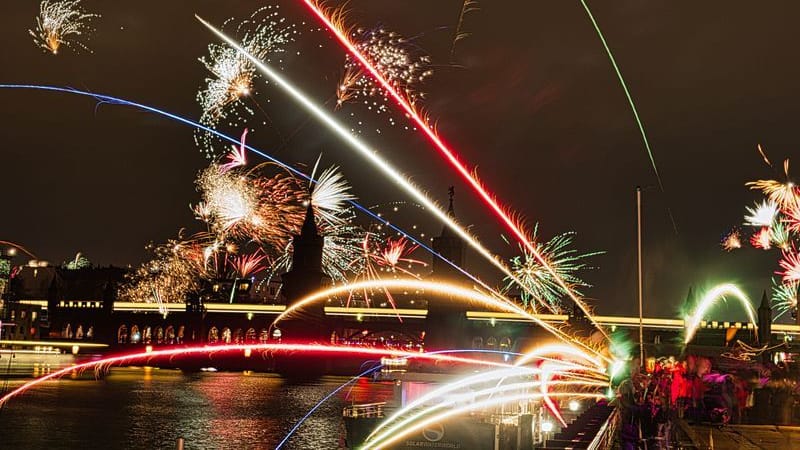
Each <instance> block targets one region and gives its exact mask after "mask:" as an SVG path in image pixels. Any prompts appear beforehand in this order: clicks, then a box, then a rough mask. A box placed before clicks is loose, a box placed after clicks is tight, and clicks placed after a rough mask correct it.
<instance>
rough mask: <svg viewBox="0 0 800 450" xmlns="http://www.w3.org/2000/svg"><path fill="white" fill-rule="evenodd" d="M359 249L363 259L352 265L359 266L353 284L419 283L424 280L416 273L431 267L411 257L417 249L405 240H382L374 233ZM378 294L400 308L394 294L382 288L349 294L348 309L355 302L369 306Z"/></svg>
mask: <svg viewBox="0 0 800 450" xmlns="http://www.w3.org/2000/svg"><path fill="white" fill-rule="evenodd" d="M360 247H361V255H360V258H358V259H354V260H353V264H354V265H358V266H359V267H358V272H357V273H356V275H355V276H354V282H359V281H362V282H367V281H378V280H385V279H398V278H399V277H400V276H402V277H404V278H405V279H417V280H419V279H421V277H420V274H419V273H416V272H415V271H414V269H419V268H423V267H427V266H428V265H427V264H426V263H425V262H423V261H420V260H417V259H414V258H412V257H411V254H412V253H414V251H415V250H416V249H417V246H416V245H410V244H409V242H408V240H407V239H405V238H403V237H401V238H398V239H392V238H383V237H382V236H381V235H379V234H375V233H366V234H365V235H364V236H363V239H362V241H361V246H360ZM409 277H410V278H409ZM379 293H380V294H381V295H382V296H383V297H384V298H386V300H387V301H388V303H389V304H390V305H391V306H392V307H396V306H397V304H396V302H395V300H394V297H393V296H392V294H391V292H389V290H388V289H386V288H382V287H376V288H373V289H363V290H360V291H358V292H355V291H350V293H349V295H348V298H347V305H348V306H349V305H350V303H351V302H352V301H353V300H354V299H358V300H360V301H363V302H365V303H366V304H367V305H369V304H371V303H372V301H373V297H374V296H376V295H377V294H379Z"/></svg>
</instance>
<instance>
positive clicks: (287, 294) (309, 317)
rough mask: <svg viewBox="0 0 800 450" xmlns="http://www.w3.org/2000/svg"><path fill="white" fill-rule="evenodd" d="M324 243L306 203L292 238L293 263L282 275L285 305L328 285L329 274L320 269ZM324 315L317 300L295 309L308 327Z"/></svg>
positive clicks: (312, 210) (312, 213)
mask: <svg viewBox="0 0 800 450" xmlns="http://www.w3.org/2000/svg"><path fill="white" fill-rule="evenodd" d="M324 244H325V238H324V237H323V236H321V235H320V234H319V231H317V224H316V223H315V222H314V208H313V207H312V206H311V204H309V205H308V209H307V210H306V217H305V220H304V221H303V227H302V228H301V229H300V234H298V235H295V236H293V237H292V248H293V252H292V266H291V268H290V269H289V271H288V272H286V273H285V274H284V275H283V276H282V277H281V280H282V281H283V288H282V290H283V296H284V298H285V299H286V304H287V305H293V304H294V303H295V302H297V301H298V300H300V299H302V298H303V297H305V296H306V295H308V294H310V293H312V292H314V291H317V290H319V288H321V287H323V286H325V285H327V284H328V282H329V277H328V276H327V275H325V273H324V272H323V271H322V248H323V246H324ZM324 315H325V313H324V305H323V304H322V303H316V304H312V305H311V306H310V307H306V308H303V309H302V310H301V311H299V312H298V315H297V317H298V319H301V320H302V321H304V322H307V325H309V326H310V325H311V322H319V321H320V320H321V319H323V318H324ZM287 325H288V323H287ZM282 328H286V327H285V326H284V327H282ZM292 328H294V327H292ZM304 328H305V329H308V330H310V329H311V328H309V327H304Z"/></svg>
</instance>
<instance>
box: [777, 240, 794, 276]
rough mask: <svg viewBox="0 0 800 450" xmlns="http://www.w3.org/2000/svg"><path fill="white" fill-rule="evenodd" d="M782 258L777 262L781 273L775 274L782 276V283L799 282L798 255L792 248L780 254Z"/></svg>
mask: <svg viewBox="0 0 800 450" xmlns="http://www.w3.org/2000/svg"><path fill="white" fill-rule="evenodd" d="M781 253H782V258H781V260H780V261H779V262H778V264H779V265H780V266H781V269H783V271H782V272H776V273H777V274H778V275H781V276H783V282H784V283H795V282H799V281H800V253H798V252H797V250H796V249H795V248H794V247H793V248H791V249H790V250H786V251H783V252H781Z"/></svg>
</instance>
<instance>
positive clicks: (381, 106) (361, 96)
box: [336, 27, 433, 125]
mask: <svg viewBox="0 0 800 450" xmlns="http://www.w3.org/2000/svg"><path fill="white" fill-rule="evenodd" d="M350 39H351V40H352V41H353V43H354V45H355V47H356V48H357V49H358V50H359V51H360V52H361V53H362V54H363V55H364V57H365V58H367V59H368V60H369V61H370V63H371V64H372V65H373V66H374V67H375V69H376V70H378V71H380V73H381V74H382V75H383V76H384V78H385V79H386V80H387V81H388V82H389V83H390V84H391V85H392V87H394V88H395V89H396V90H397V91H398V92H400V93H402V94H403V95H404V96H405V98H406V99H407V100H408V102H409V103H410V104H414V103H416V102H417V101H418V100H419V99H421V98H423V97H424V93H423V91H422V84H423V83H424V82H425V81H426V80H427V79H428V78H430V76H431V75H433V70H432V69H431V61H430V57H428V56H426V55H424V54H423V52H422V51H421V50H420V49H419V48H418V47H416V46H415V45H414V44H413V39H406V38H403V37H402V36H400V35H399V34H397V33H395V32H391V31H387V30H385V29H384V28H382V27H378V28H375V29H363V28H359V29H357V30H356V31H354V32H352V33H351V36H350ZM336 97H337V106H339V107H340V106H342V105H343V104H344V103H345V102H348V101H354V100H361V101H362V102H363V103H364V105H366V106H367V108H368V109H370V110H374V111H375V112H376V113H378V114H382V113H387V112H388V106H387V101H388V97H387V94H385V93H384V92H383V89H382V88H381V87H380V86H379V85H378V84H376V83H375V81H374V80H373V78H372V77H371V76H370V75H369V74H367V73H366V72H364V69H363V67H362V65H361V64H360V63H359V62H358V61H355V60H354V59H353V58H352V56H350V55H348V56H347V57H346V59H345V66H344V73H343V75H342V79H341V81H340V82H339V85H338V87H337V90H336ZM389 122H390V123H391V124H392V125H394V124H395V122H394V120H393V119H392V118H391V117H390V118H389Z"/></svg>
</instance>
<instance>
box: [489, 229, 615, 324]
mask: <svg viewBox="0 0 800 450" xmlns="http://www.w3.org/2000/svg"><path fill="white" fill-rule="evenodd" d="M537 231H538V225H537V227H534V230H533V235H532V238H531V241H530V242H532V243H533V245H534V247H535V248H536V251H537V252H538V253H539V254H540V255H541V256H542V258H544V259H545V260H546V261H547V262H548V265H549V266H550V267H551V268H552V269H553V270H552V271H553V272H555V273H556V274H557V276H558V277H560V278H561V279H562V280H563V281H564V282H565V283H566V284H567V285H568V286H569V287H570V289H571V290H572V291H573V292H575V293H576V294H577V295H582V294H581V293H580V292H579V291H578V290H577V289H579V288H586V287H591V285H590V284H589V283H587V282H585V281H584V280H582V279H581V278H579V277H578V275H577V273H578V272H579V271H582V270H585V269H590V268H591V266H589V265H588V264H587V263H586V262H585V260H586V259H587V258H589V257H592V256H597V255H602V254H604V253H605V252H602V251H598V252H590V253H579V252H578V251H577V250H575V249H573V248H570V247H571V245H572V242H573V240H574V239H575V233H574V232H567V233H562V234H559V235H556V236H554V237H553V238H552V239H550V240H549V241H547V242H545V243H541V242H537V241H536V238H537ZM519 248H520V250H521V251H522V252H523V253H522V255H520V256H516V257H514V258H512V259H511V270H512V272H513V273H514V274H515V275H516V277H517V278H518V279H519V280H521V281H522V282H523V283H524V285H525V287H526V288H527V289H523V290H521V291H520V297H521V299H522V302H523V305H524V306H525V307H531V308H533V309H534V310H536V309H537V304H538V305H540V306H542V307H544V308H546V309H548V310H549V311H552V312H559V311H561V310H562V300H563V298H564V296H565V295H567V293H566V292H565V291H564V289H563V288H562V287H561V285H560V284H559V283H558V282H557V280H556V279H555V277H554V276H553V274H552V273H551V271H549V270H547V269H546V268H545V267H544V266H543V265H542V264H541V263H540V262H539V259H538V258H536V257H534V255H533V254H532V253H531V252H529V251H527V250H526V248H525V247H523V246H520V247H519ZM505 282H506V285H505V287H504V291H505V292H509V291H511V290H512V289H515V287H516V282H515V281H514V280H513V279H510V278H506V279H505Z"/></svg>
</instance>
